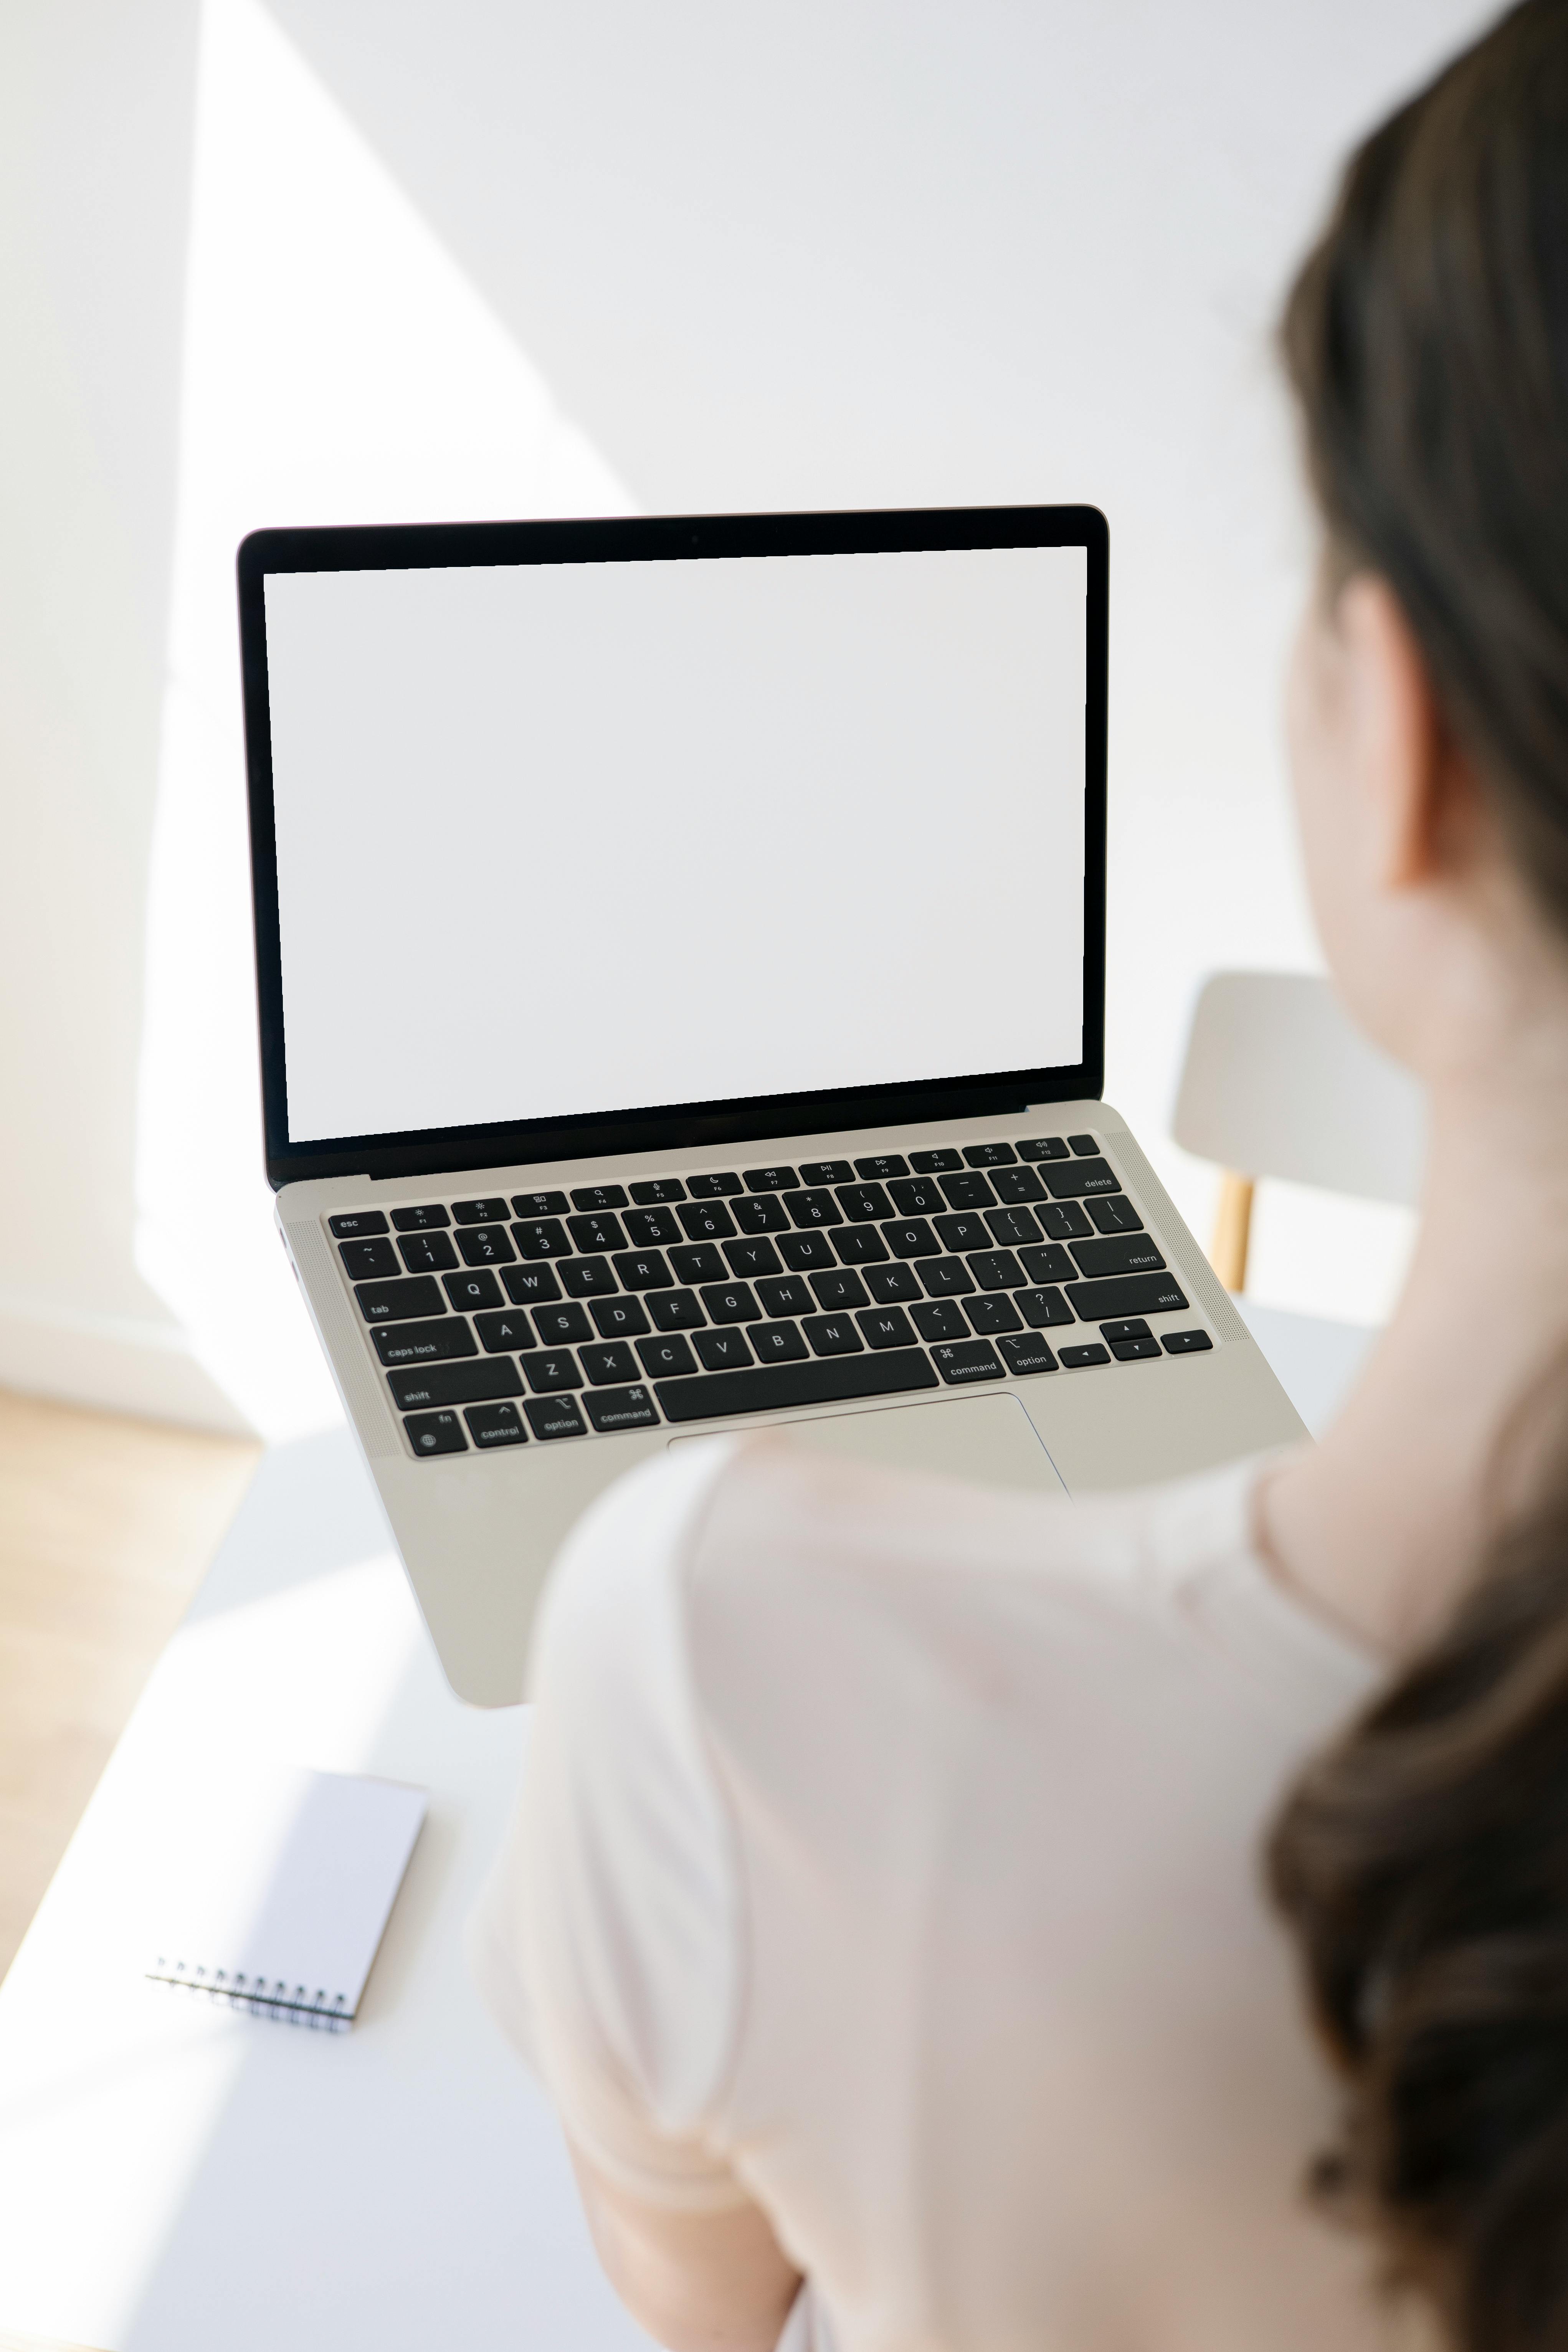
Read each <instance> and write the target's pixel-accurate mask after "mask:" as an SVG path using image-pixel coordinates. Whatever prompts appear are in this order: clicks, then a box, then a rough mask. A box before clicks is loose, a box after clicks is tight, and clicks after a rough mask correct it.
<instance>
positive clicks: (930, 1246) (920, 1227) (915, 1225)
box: [882, 1217, 942, 1257]
mask: <svg viewBox="0 0 1568 2352" xmlns="http://www.w3.org/2000/svg"><path fill="white" fill-rule="evenodd" d="M882 1239H883V1240H884V1241H885V1242H886V1243H887V1244H888V1247H889V1249H890V1250H891V1251H892V1253H893V1255H894V1256H895V1257H934V1256H935V1255H936V1254H937V1251H938V1250H939V1249H940V1248H941V1246H942V1244H941V1243H940V1242H939V1241H938V1240H937V1237H936V1235H935V1234H934V1233H933V1232H932V1231H931V1227H930V1225H929V1224H927V1223H926V1221H925V1219H924V1218H923V1217H910V1218H907V1219H905V1220H903V1221H902V1222H901V1223H894V1224H890V1225H884V1226H883V1227H882Z"/></svg>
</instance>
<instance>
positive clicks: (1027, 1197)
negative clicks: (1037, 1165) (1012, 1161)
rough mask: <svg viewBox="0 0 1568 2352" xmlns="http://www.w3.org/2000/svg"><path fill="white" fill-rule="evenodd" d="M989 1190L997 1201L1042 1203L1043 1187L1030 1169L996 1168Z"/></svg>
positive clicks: (1043, 1196)
mask: <svg viewBox="0 0 1568 2352" xmlns="http://www.w3.org/2000/svg"><path fill="white" fill-rule="evenodd" d="M991 1189H992V1191H993V1192H994V1193H995V1195H996V1198H997V1199H998V1200H999V1201H1006V1202H1018V1201H1043V1200H1044V1199H1045V1197H1046V1194H1045V1187H1044V1186H1043V1185H1042V1184H1041V1182H1040V1180H1039V1178H1038V1177H1037V1175H1036V1173H1035V1171H1034V1170H1033V1169H1032V1168H998V1169H996V1170H994V1172H993V1174H992V1178H991Z"/></svg>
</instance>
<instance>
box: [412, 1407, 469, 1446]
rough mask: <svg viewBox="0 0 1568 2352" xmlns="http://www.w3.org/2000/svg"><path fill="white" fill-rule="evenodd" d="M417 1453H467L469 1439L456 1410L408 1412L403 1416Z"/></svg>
mask: <svg viewBox="0 0 1568 2352" xmlns="http://www.w3.org/2000/svg"><path fill="white" fill-rule="evenodd" d="M403 1426H404V1428H405V1430H406V1431H407V1432H408V1438H409V1443H410V1444H412V1446H413V1448H414V1451H415V1453H416V1454H466V1453H467V1452H468V1439H467V1438H466V1437H465V1436H464V1435H463V1424H462V1423H461V1422H460V1421H459V1420H458V1416H457V1414H456V1413H455V1412H408V1413H405V1414H404V1416H403Z"/></svg>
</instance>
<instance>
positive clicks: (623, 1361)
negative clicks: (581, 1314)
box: [583, 1339, 637, 1389]
mask: <svg viewBox="0 0 1568 2352" xmlns="http://www.w3.org/2000/svg"><path fill="white" fill-rule="evenodd" d="M583 1370H584V1371H585V1372H586V1373H587V1375H588V1378H589V1380H590V1381H592V1382H593V1384H594V1386H595V1388H596V1389H607V1388H609V1387H611V1386H612V1385H613V1384H614V1383H616V1381H635V1380H636V1378H637V1358H636V1357H635V1356H634V1355H633V1353H632V1351H631V1349H629V1348H628V1347H627V1345H626V1341H625V1340H624V1339H612V1340H605V1341H600V1340H597V1339H595V1340H594V1341H593V1342H592V1343H591V1344H590V1345H589V1346H588V1347H586V1348H584V1349H583Z"/></svg>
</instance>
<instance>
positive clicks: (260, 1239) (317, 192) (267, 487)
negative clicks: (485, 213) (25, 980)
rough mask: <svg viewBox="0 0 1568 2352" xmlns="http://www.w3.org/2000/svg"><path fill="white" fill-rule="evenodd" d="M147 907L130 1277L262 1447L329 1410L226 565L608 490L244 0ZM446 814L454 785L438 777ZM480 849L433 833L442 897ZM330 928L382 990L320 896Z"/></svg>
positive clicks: (204, 283) (229, 70) (226, 38)
mask: <svg viewBox="0 0 1568 2352" xmlns="http://www.w3.org/2000/svg"><path fill="white" fill-rule="evenodd" d="M196 104H197V115H196V139H195V182H194V188H193V201H192V225H191V241H190V254H189V264H188V277H187V283H186V309H185V320H186V324H185V343H184V380H183V385H182V433H181V452H180V482H179V505H178V516H177V521H176V531H175V552H174V593H173V600H172V613H171V625H170V638H169V676H168V686H167V693H166V699H165V707H164V716H163V751H162V763H161V772H160V782H159V805H158V815H157V824H156V833H155V838H154V845H153V880H152V888H151V897H150V908H149V926H148V928H149V938H150V943H151V944H150V949H149V968H148V975H147V1013H146V1024H145V1030H144V1037H143V1047H142V1080H141V1116H140V1131H139V1148H138V1171H137V1172H138V1185H137V1191H138V1228H137V1262H138V1264H139V1265H140V1266H141V1268H142V1272H143V1273H144V1274H145V1275H146V1276H147V1278H148V1279H149V1280H150V1281H151V1282H152V1283H153V1285H154V1286H156V1288H157V1289H158V1290H159V1291H160V1292H161V1294H162V1295H163V1297H164V1298H166V1299H167V1301H168V1303H169V1305H170V1307H172V1308H173V1309H174V1312H175V1313H176V1314H177V1315H178V1316H179V1318H180V1319H181V1321H182V1322H183V1323H184V1325H185V1327H186V1328H187V1330H188V1331H189V1333H190V1335H191V1339H192V1343H193V1345H194V1347H195V1350H196V1352H197V1354H198V1355H199V1356H200V1358H201V1360H203V1362H204V1363H205V1365H206V1367H207V1369H208V1370H210V1371H211V1372H212V1373H213V1375H214V1377H215V1378H216V1380H217V1381H219V1383H220V1385H221V1386H222V1387H223V1388H224V1389H225V1390H226V1391H227V1392H228V1393H229V1394H230V1395H231V1396H232V1397H233V1398H234V1400H235V1402H237V1404H238V1406H239V1407H240V1409H241V1410H242V1411H243V1412H245V1413H246V1414H247V1417H248V1418H249V1419H250V1420H251V1421H252V1422H253V1423H255V1425H256V1427H257V1428H258V1430H259V1431H260V1433H262V1434H263V1435H264V1436H267V1437H269V1438H272V1439H279V1438H283V1437H288V1436H293V1435H298V1434H300V1433H302V1432H304V1431H306V1430H309V1429H311V1428H316V1427H320V1426H322V1425H323V1424H324V1423H327V1422H329V1421H331V1420H332V1419H335V1418H336V1417H337V1415H338V1412H339V1410H340V1408H339V1406H338V1402H337V1398H336V1393H335V1391H333V1389H332V1387H331V1381H330V1378H329V1376H328V1373H327V1370H326V1366H325V1362H324V1360H323V1359H322V1357H321V1350H320V1349H319V1347H318V1345H317V1342H316V1340H315V1338H314V1335H313V1333H312V1332H311V1330H310V1326H309V1323H308V1321H307V1318H306V1316H305V1312H304V1308H303V1307H302V1305H301V1303H300V1298H299V1296H298V1293H297V1292H296V1289H295V1286H294V1284H293V1281H292V1279H291V1277H290V1275H289V1268H288V1265H287V1262H286V1260H285V1257H284V1255H283V1252H282V1249H281V1247H280V1246H279V1242H278V1239H277V1237H276V1234H275V1233H274V1231H273V1230H272V1229H271V1207H270V1195H269V1193H268V1188H267V1184H266V1181H265V1177H264V1175H263V1172H262V1145H261V1123H260V1113H259V1106H258V1078H257V1052H256V1016H255V987H254V974H253V968H252V961H251V936H250V904H249V869H248V864H247V847H246V814H245V767H244V745H243V735H242V727H241V715H240V694H239V663H238V646H237V625H236V619H235V593H234V552H235V548H236V546H237V542H238V541H239V540H240V539H241V538H242V537H243V536H244V535H245V533H246V532H247V530H255V529H257V528H259V527H263V526H268V525H277V524H293V523H300V524H303V523H346V522H370V521H378V522H393V521H396V522H416V521H426V520H464V519H471V518H479V517H497V516H524V515H549V514H557V515H558V514H619V513H626V512H628V511H629V510H630V503H631V502H630V500H629V499H628V498H627V496H626V492H625V490H624V489H623V488H622V486H621V484H620V483H619V482H618V481H617V480H616V477H615V475H614V473H613V472H612V471H611V469H610V467H608V466H607V465H606V464H605V461H604V460H603V459H602V458H601V457H599V456H598V454H597V453H596V452H595V449H594V448H593V447H592V446H590V444H589V443H588V442H587V441H586V440H585V439H584V436H583V435H582V434H581V433H579V432H578V431H577V430H576V428H575V427H574V425H571V424H570V423H569V422H568V421H567V420H566V419H564V418H563V416H562V415H560V413H559V411H558V410H557V409H556V407H555V406H554V404H553V402H552V398H551V395H550V393H549V390H548V388H547V386H546V385H545V384H544V383H543V382H542V379H541V377H540V376H539V374H538V373H537V371H536V370H535V369H534V368H533V367H532V366H531V364H530V362H529V361H528V360H527V358H526V357H525V356H524V355H523V353H522V352H520V351H519V350H518V348H517V346H516V344H515V343H514V342H513V341H510V338H509V337H508V335H507V334H506V333H505V332H504V331H502V329H501V328H500V326H499V325H498V324H497V322H496V320H495V319H494V317H493V315H492V314H491V312H490V311H489V310H488V308H487V307H486V306H485V304H484V303H483V302H482V301H481V299H479V296H478V295H477V294H476V293H475V291H474V290H473V288H472V287H471V286H470V285H469V284H468V280H467V279H466V278H464V277H463V276H462V275H461V273H460V272H459V270H458V268H457V267H456V266H455V265H454V263H453V262H452V261H451V259H450V258H449V257H448V256H447V253H446V252H445V250H444V249H443V248H442V247H441V246H440V245H439V244H438V243H437V240H436V238H435V237H434V236H432V234H431V233H430V231H429V230H428V229H427V228H426V226H425V224H424V222H423V221H422V220H421V218H420V217H419V215H417V213H416V211H415V210H414V209H413V207H412V206H411V205H410V204H409V203H408V201H407V199H406V198H405V196H404V195H403V194H402V193H401V191H400V190H399V189H398V187H397V186H396V184H395V182H394V181H393V180H392V179H391V178H390V177H389V176H388V174H387V173H386V172H385V171H384V169H383V167H382V166H381V164H380V163H378V162H377V160H376V158H375V156H374V153H373V152H371V150H370V149H369V148H368V147H367V146H366V144H365V143H364V142H363V139H362V138H361V137H360V135H359V133H358V132H357V131H355V130H354V129H353V126H352V125H351V124H350V123H349V121H347V120H346V119H345V117H344V116H343V115H342V112H341V111H340V110H339V109H338V108H337V107H336V105H335V104H334V103H333V101H332V100H331V98H329V97H328V95H327V94H326V92H325V91H324V90H323V89H322V88H321V85H320V83H319V82H318V81H317V80H316V79H314V78H313V76H312V75H311V73H310V70H309V69H308V68H306V67H305V66H304V65H303V64H302V63H301V61H300V58H299V57H298V55H297V54H296V53H295V51H294V50H293V49H292V48H291V47H290V46H289V43H288V42H287V41H286V40H285V38H284V37H283V35H282V34H281V33H280V32H279V29H278V27H277V26H276V25H275V24H274V23H273V22H272V20H271V19H270V17H269V16H268V15H267V14H266V12H265V11H264V9H263V8H262V7H261V6H260V5H258V0H207V5H206V8H205V15H204V19H203V30H202V52H201V63H200V68H199V77H198V85H197V99H196ZM435 789H436V791H437V793H441V794H442V795H443V799H444V803H445V804H444V805H437V806H435V807H433V809H432V813H431V814H432V820H433V826H432V830H433V834H435V833H437V832H438V829H439V827H440V825H441V823H442V821H443V819H444V818H445V817H446V816H447V814H448V812H449V811H455V805H456V791H455V780H451V779H447V780H437V784H436V786H435ZM475 855H479V856H482V855H483V844H482V842H478V841H475V840H474V839H473V838H472V837H471V836H468V835H464V834H462V833H461V832H460V831H458V829H456V828H454V830H453V832H452V834H451V837H450V873H449V887H453V888H460V887H461V875H462V866H463V863H464V861H465V859H466V858H468V857H469V856H475ZM342 919H343V922H344V925H345V927H346V928H347V929H349V930H350V931H351V932H357V933H358V935H359V940H360V942H361V944H362V946H363V952H364V953H365V954H366V955H368V956H374V958H375V959H376V960H377V961H378V963H379V964H381V965H382V966H383V967H384V971H385V973H386V982H387V987H386V1017H387V1019H388V1020H389V1021H395V1019H396V1017H397V1010H396V1008H397V989H398V985H399V975H400V974H402V973H404V972H405V971H408V970H409V969H410V967H412V966H413V965H414V964H415V963H416V961H417V953H418V950H417V942H416V941H413V940H396V939H386V938H384V937H382V936H380V935H379V934H378V933H377V931H376V929H375V926H374V919H373V918H372V916H371V913H370V911H369V910H368V909H366V908H363V907H361V906H360V905H359V904H358V903H357V902H356V899H355V895H354V877H353V875H352V874H345V875H344V876H343V877H342Z"/></svg>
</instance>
